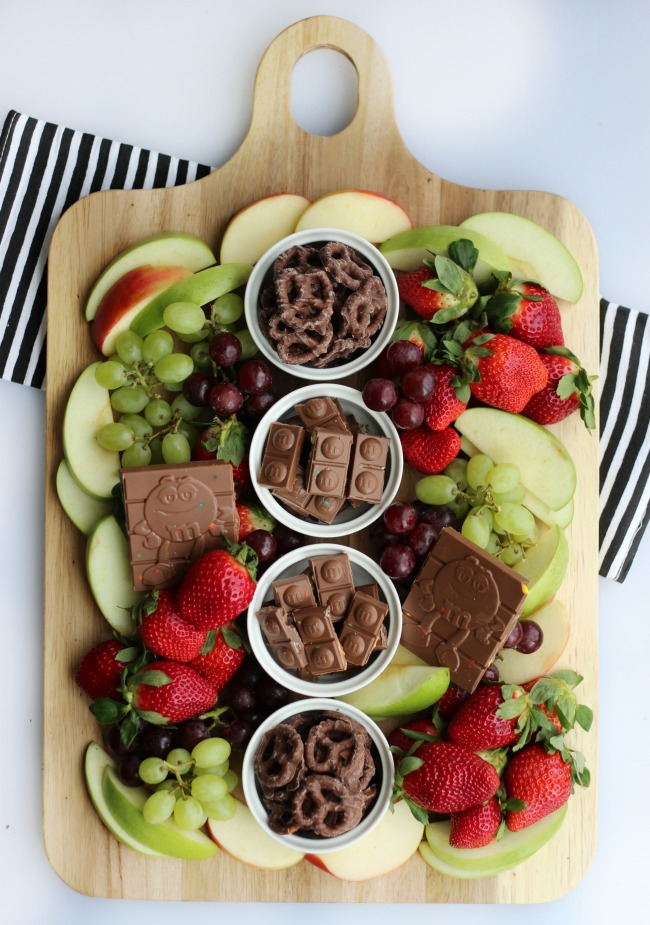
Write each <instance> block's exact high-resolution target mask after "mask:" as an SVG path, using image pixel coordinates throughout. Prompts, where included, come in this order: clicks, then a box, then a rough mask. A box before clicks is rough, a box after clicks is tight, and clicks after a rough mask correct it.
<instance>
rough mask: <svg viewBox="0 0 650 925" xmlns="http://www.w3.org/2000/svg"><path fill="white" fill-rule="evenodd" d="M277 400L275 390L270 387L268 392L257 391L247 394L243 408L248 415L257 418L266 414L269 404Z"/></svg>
mask: <svg viewBox="0 0 650 925" xmlns="http://www.w3.org/2000/svg"><path fill="white" fill-rule="evenodd" d="M276 401H277V397H276V394H275V392H272V391H271V390H270V389H269V391H268V392H259V393H258V394H256V395H249V396H248V397H247V398H246V400H245V401H244V410H245V411H246V413H247V414H248V415H250V417H252V418H253V419H255V420H257V419H258V418H261V417H262V415H264V414H266V412H267V411H268V410H269V408H270V407H271V405H274V404H275V403H276Z"/></svg>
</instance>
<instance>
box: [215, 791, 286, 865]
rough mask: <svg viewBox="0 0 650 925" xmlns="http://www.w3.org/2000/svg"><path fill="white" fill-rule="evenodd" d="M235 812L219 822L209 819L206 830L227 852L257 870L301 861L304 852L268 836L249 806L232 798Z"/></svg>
mask: <svg viewBox="0 0 650 925" xmlns="http://www.w3.org/2000/svg"><path fill="white" fill-rule="evenodd" d="M235 807H236V808H235V815H234V816H233V817H232V819H228V820H226V821H223V822H221V821H219V820H217V819H208V832H209V834H210V837H211V838H212V840H213V841H215V842H216V843H217V845H219V847H220V848H222V849H223V850H224V851H225V852H226V854H229V855H230V856H231V857H233V858H235V859H236V860H237V861H243V862H244V864H250V865H251V867H257V868H258V869H259V870H284V869H285V868H287V867H292V866H293V865H294V864H297V863H298V862H299V861H302V859H303V855H302V854H301V853H300V852H299V851H295V850H294V849H293V848H287V847H286V846H285V845H281V844H280V843H279V842H277V841H276V840H275V839H274V838H271V836H270V835H268V834H267V833H266V832H265V831H264V829H263V828H262V827H261V826H260V824H259V823H258V822H257V820H256V819H255V817H254V816H253V814H252V813H251V811H250V809H249V808H248V806H246V804H245V803H242V802H241V800H237V799H236V798H235Z"/></svg>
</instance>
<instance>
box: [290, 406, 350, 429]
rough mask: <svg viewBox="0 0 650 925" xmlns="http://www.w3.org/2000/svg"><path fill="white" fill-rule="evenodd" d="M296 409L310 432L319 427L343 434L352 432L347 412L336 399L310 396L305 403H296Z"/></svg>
mask: <svg viewBox="0 0 650 925" xmlns="http://www.w3.org/2000/svg"><path fill="white" fill-rule="evenodd" d="M294 410H295V412H296V414H297V415H298V417H299V418H300V420H301V421H302V423H303V424H304V425H305V428H306V429H307V432H308V433H312V431H314V430H316V428H317V427H324V428H326V429H327V430H332V431H336V433H341V434H349V433H350V432H351V431H350V428H349V426H348V422H347V420H346V418H345V414H344V413H343V410H342V408H341V406H340V404H339V403H338V402H337V401H336V400H335V399H332V398H325V397H323V398H310V399H309V401H306V402H305V403H304V405H296V406H295V409H294Z"/></svg>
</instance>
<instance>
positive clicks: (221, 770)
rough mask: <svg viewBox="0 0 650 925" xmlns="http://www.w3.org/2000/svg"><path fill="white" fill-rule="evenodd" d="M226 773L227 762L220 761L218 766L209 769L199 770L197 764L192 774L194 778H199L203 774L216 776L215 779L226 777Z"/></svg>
mask: <svg viewBox="0 0 650 925" xmlns="http://www.w3.org/2000/svg"><path fill="white" fill-rule="evenodd" d="M227 773H228V762H227V761H222V762H220V763H219V764H215V765H213V766H212V767H211V768H201V767H199V765H198V764H195V765H194V771H193V774H194V776H195V777H201V776H202V775H203V774H216V775H217V777H223V778H225V777H226V774H227Z"/></svg>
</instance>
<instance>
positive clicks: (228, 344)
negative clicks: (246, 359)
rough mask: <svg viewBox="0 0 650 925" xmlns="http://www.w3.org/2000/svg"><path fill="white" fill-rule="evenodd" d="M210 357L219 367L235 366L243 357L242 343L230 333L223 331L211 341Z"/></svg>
mask: <svg viewBox="0 0 650 925" xmlns="http://www.w3.org/2000/svg"><path fill="white" fill-rule="evenodd" d="M210 356H211V357H212V359H213V360H214V362H215V363H217V364H218V365H219V366H233V365H234V364H235V363H236V362H237V360H238V359H239V358H240V356H241V341H240V340H239V338H238V337H235V335H234V334H230V332H229V331H221V333H220V334H215V335H214V337H213V338H212V340H211V341H210Z"/></svg>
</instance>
